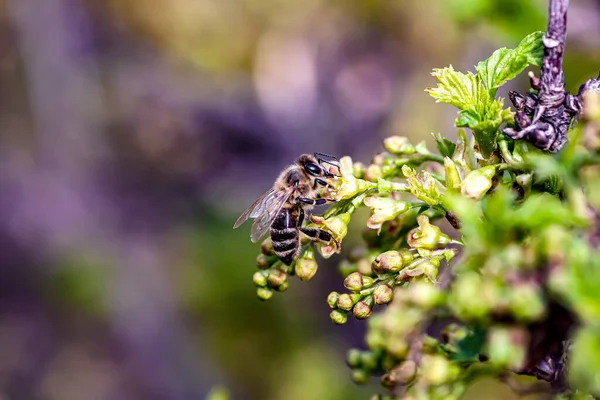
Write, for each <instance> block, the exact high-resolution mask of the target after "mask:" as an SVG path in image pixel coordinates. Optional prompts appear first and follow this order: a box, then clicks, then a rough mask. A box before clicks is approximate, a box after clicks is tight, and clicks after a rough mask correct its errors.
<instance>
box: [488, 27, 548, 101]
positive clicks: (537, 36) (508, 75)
mask: <svg viewBox="0 0 600 400" xmlns="http://www.w3.org/2000/svg"><path fill="white" fill-rule="evenodd" d="M542 37H543V32H534V33H532V34H530V35H527V36H526V37H525V38H524V39H523V40H522V41H521V43H519V45H518V46H517V47H516V48H514V49H512V50H509V49H507V48H505V47H503V48H501V49H498V50H496V51H495V52H494V53H493V54H492V55H491V56H490V57H489V58H488V59H487V60H485V61H481V62H480V63H478V64H477V67H476V69H477V74H478V75H479V77H480V78H481V80H482V82H483V84H484V85H485V87H486V88H487V89H488V90H490V91H492V92H493V93H495V89H497V88H499V87H500V86H502V85H504V84H505V83H506V82H507V81H509V80H511V79H513V78H514V77H515V76H517V75H518V74H520V73H521V72H522V71H523V70H524V69H525V68H527V67H528V66H529V65H538V66H539V65H540V63H541V59H542V55H543V50H544V49H543V44H542Z"/></svg>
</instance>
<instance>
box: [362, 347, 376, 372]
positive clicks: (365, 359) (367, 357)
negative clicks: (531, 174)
mask: <svg viewBox="0 0 600 400" xmlns="http://www.w3.org/2000/svg"><path fill="white" fill-rule="evenodd" d="M361 364H362V367H363V368H364V369H366V370H367V371H376V370H377V369H379V354H378V353H377V352H375V351H364V352H362V354H361Z"/></svg>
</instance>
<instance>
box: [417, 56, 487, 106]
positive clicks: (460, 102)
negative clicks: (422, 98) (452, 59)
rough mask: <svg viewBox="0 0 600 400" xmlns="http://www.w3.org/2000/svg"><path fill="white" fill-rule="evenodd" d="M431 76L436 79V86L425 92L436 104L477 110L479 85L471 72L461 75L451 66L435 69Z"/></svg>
mask: <svg viewBox="0 0 600 400" xmlns="http://www.w3.org/2000/svg"><path fill="white" fill-rule="evenodd" d="M431 75H433V76H435V77H436V78H437V79H438V81H439V82H438V85H437V87H436V88H428V89H426V90H425V91H426V92H427V93H429V94H430V95H431V97H433V98H434V99H435V100H436V102H438V103H446V104H451V105H453V106H454V107H456V108H458V109H460V110H465V109H472V110H476V109H477V108H478V92H479V87H480V86H481V85H480V83H479V79H478V78H477V76H476V75H475V74H473V73H472V72H467V73H466V74H463V73H462V72H459V71H455V70H454V68H453V67H452V65H451V66H449V67H446V68H435V69H434V70H433V72H432V73H431Z"/></svg>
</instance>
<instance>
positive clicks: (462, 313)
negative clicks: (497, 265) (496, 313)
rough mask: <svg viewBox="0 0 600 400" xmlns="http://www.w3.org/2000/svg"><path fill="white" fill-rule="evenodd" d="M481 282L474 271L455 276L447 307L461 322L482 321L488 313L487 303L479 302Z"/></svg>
mask: <svg viewBox="0 0 600 400" xmlns="http://www.w3.org/2000/svg"><path fill="white" fill-rule="evenodd" d="M482 286H483V282H482V279H481V276H479V274H478V273H477V272H474V271H466V272H463V273H461V274H459V275H457V277H456V279H455V281H454V283H453V285H452V287H451V288H452V291H451V293H450V299H449V300H448V305H449V306H450V308H451V309H452V310H453V311H454V313H456V316H457V317H458V318H460V319H463V320H467V321H468V320H472V319H482V318H483V317H485V316H486V315H487V314H488V313H489V312H490V307H489V303H488V302H487V301H481V294H482V290H481V288H482Z"/></svg>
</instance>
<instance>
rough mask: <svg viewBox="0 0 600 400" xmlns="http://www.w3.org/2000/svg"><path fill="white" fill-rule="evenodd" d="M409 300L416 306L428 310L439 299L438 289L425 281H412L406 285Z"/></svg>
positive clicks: (440, 295)
mask: <svg viewBox="0 0 600 400" xmlns="http://www.w3.org/2000/svg"><path fill="white" fill-rule="evenodd" d="M408 292H409V296H410V302H411V303H412V304H415V305H417V306H418V307H420V308H422V309H425V310H429V309H431V308H433V307H435V306H436V305H437V304H438V303H439V302H440V300H441V297H442V293H441V292H440V290H439V289H438V288H437V287H436V286H434V285H431V284H429V283H426V282H418V281H417V282H412V283H411V284H410V285H409V287H408Z"/></svg>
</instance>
